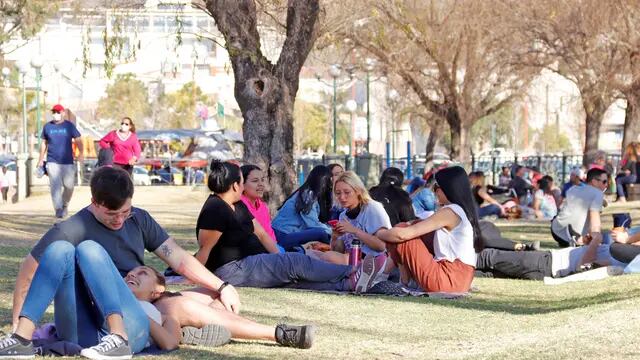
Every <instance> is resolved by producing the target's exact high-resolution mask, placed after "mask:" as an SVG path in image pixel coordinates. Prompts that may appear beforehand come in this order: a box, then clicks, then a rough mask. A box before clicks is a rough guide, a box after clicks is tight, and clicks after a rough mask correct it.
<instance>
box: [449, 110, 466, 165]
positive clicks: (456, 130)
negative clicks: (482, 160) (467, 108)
mask: <svg viewBox="0 0 640 360" xmlns="http://www.w3.org/2000/svg"><path fill="white" fill-rule="evenodd" d="M447 123H448V124H449V127H450V128H451V160H453V161H458V162H460V163H462V164H465V163H466V162H467V161H469V147H468V146H467V134H468V132H469V128H468V127H467V126H465V124H464V123H463V121H462V119H461V118H460V115H459V113H458V111H457V110H455V109H451V110H449V111H448V112H447Z"/></svg>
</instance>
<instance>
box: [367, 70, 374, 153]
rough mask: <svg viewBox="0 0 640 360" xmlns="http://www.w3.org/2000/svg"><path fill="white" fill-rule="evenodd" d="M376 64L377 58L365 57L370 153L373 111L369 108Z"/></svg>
mask: <svg viewBox="0 0 640 360" xmlns="http://www.w3.org/2000/svg"><path fill="white" fill-rule="evenodd" d="M374 64H375V60H374V59H371V58H366V59H365V69H366V70H367V153H369V152H370V151H369V142H371V111H370V108H369V104H370V99H371V96H370V94H371V91H370V84H371V78H370V76H371V71H372V70H373V66H374Z"/></svg>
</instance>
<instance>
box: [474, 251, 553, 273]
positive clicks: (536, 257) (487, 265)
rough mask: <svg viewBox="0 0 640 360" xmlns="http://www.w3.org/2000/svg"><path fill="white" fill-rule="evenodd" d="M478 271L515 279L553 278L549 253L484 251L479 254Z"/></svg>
mask: <svg viewBox="0 0 640 360" xmlns="http://www.w3.org/2000/svg"><path fill="white" fill-rule="evenodd" d="M476 270H479V271H485V272H492V273H493V274H494V275H495V276H497V277H508V278H514V279H528V280H542V279H543V278H544V277H545V276H553V274H552V272H551V252H549V251H505V250H496V249H484V250H482V251H481V252H480V253H479V254H478V258H477V261H476Z"/></svg>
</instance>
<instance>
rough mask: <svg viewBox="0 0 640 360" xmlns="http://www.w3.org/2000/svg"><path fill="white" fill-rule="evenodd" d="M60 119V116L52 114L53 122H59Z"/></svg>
mask: <svg viewBox="0 0 640 360" xmlns="http://www.w3.org/2000/svg"><path fill="white" fill-rule="evenodd" d="M61 119H62V114H57V113H56V114H53V120H55V121H60V120H61Z"/></svg>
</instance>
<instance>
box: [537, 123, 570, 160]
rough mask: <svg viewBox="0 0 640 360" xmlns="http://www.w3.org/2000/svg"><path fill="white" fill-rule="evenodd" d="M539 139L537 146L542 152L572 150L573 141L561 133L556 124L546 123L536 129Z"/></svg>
mask: <svg viewBox="0 0 640 360" xmlns="http://www.w3.org/2000/svg"><path fill="white" fill-rule="evenodd" d="M536 135H537V137H538V138H537V140H536V142H535V148H536V150H537V151H538V152H542V153H558V152H563V151H569V150H571V141H569V138H568V137H567V136H566V135H565V134H562V133H560V131H559V129H558V126H557V125H556V124H551V123H549V124H546V125H545V126H543V127H542V129H540V130H538V131H536Z"/></svg>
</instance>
